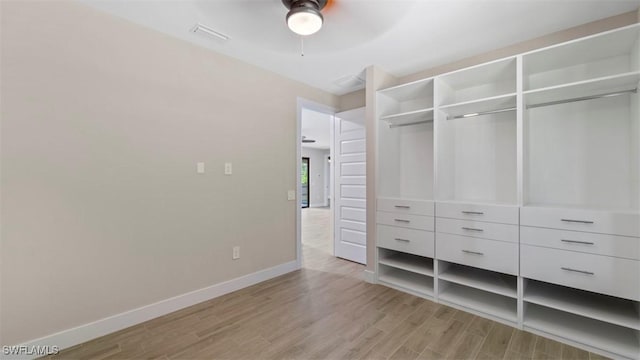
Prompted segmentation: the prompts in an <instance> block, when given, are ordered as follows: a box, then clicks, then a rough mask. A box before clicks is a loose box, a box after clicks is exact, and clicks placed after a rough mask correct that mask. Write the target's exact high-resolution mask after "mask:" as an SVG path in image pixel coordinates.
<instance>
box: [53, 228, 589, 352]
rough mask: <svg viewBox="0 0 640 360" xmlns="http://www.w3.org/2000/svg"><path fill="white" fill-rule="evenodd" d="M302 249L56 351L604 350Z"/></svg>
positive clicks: (316, 250) (311, 249) (317, 251)
mask: <svg viewBox="0 0 640 360" xmlns="http://www.w3.org/2000/svg"><path fill="white" fill-rule="evenodd" d="M316 220H317V219H316ZM317 222H321V220H317ZM307 224H308V225H312V224H314V223H313V222H307ZM315 225H317V223H316V224H315ZM311 227H312V228H313V227H314V226H313V225H312V226H311ZM307 230H309V229H308V228H307ZM316 230H317V229H316ZM316 230H313V231H316ZM313 231H311V232H313ZM316 233H317V232H316ZM319 236H325V235H319ZM328 238H329V237H327V239H328ZM307 240H309V241H308V242H311V243H316V245H318V244H317V241H315V240H313V239H308V238H307ZM303 256H304V257H303V264H304V268H303V269H302V270H299V271H295V272H293V273H290V274H287V275H284V276H281V277H278V278H276V279H272V280H269V281H266V282H264V283H260V284H258V285H255V286H252V287H249V288H246V289H243V290H240V291H237V292H234V293H231V294H228V295H225V296H222V297H219V298H216V299H213V300H210V301H207V302H204V303H201V304H198V305H195V306H192V307H189V308H186V309H183V310H180V311H177V312H175V313H172V314H169V315H165V316H162V317H160V318H157V319H154V320H151V321H148V322H146V323H143V324H140V325H136V326H133V327H131V328H128V329H125V330H122V331H119V332H116V333H113V334H110V335H107V336H104V337H102V338H99V339H96V340H93V341H90V342H87V343H85V344H82V345H79V346H76V347H74V348H71V349H68V350H64V351H63V352H61V353H60V354H59V355H57V356H55V358H64V359H151V358H160V359H445V358H447V359H600V358H601V357H599V356H597V355H594V354H589V353H588V352H585V351H583V350H579V349H576V348H574V347H570V346H567V345H563V344H560V343H558V342H555V341H552V340H547V339H545V338H542V337H539V336H536V335H533V334H530V333H527V332H523V331H519V330H516V329H514V328H511V327H509V326H505V325H502V324H499V323H496V322H493V321H490V320H486V319H483V318H480V317H477V316H474V315H471V314H468V313H465V312H462V311H458V310H455V309H453V308H450V307H447V306H443V305H439V304H436V303H433V302H431V301H428V300H423V299H421V298H417V297H415V296H412V295H408V294H404V293H402V292H399V291H395V290H393V289H389V288H386V287H384V286H380V285H371V284H367V283H365V282H364V281H362V280H361V279H360V277H361V273H362V270H363V266H361V265H358V264H354V263H351V262H348V261H344V260H340V259H336V258H333V257H332V256H330V255H329V254H328V253H327V252H326V251H325V250H323V249H322V246H311V245H305V246H304V248H303Z"/></svg>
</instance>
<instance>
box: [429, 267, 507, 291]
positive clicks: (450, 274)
mask: <svg viewBox="0 0 640 360" xmlns="http://www.w3.org/2000/svg"><path fill="white" fill-rule="evenodd" d="M440 268H441V269H442V268H444V269H445V270H441V272H440V274H439V275H438V278H439V279H441V280H446V281H449V282H452V283H456V284H460V285H465V286H469V287H472V288H475V289H479V290H484V291H488V292H491V293H494V294H498V295H503V296H508V297H510V298H514V299H516V298H517V296H518V295H517V282H518V281H517V278H516V277H515V276H513V275H507V274H501V273H498V272H493V271H487V270H483V269H478V268H473V267H470V266H465V265H459V264H454V263H448V262H444V261H440Z"/></svg>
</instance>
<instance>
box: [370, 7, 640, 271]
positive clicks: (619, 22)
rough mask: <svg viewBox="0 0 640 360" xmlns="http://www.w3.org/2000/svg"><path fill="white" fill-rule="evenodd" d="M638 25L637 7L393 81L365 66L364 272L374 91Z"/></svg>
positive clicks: (372, 156) (372, 162)
mask: <svg viewBox="0 0 640 360" xmlns="http://www.w3.org/2000/svg"><path fill="white" fill-rule="evenodd" d="M637 22H640V8H639V9H638V11H631V12H628V13H624V14H621V15H617V16H612V17H609V18H605V19H601V20H597V21H594V22H591V23H587V24H583V25H580V26H576V27H573V28H570V29H566V30H563V31H559V32H556V33H552V34H549V35H545V36H542V37H539V38H535V39H532V40H528V41H524V42H522V43H518V44H514V45H511V46H508V47H505V48H501V49H497V50H494V51H489V52H487V53H484V54H480V55H477V56H473V57H469V58H465V59H462V60H459V61H455V62H452V63H449V64H444V65H442V66H437V67H434V68H430V69H426V70H423V71H419V72H417V73H414V74H410V75H407V76H404V77H397V78H394V77H392V76H391V75H390V74H387V73H385V72H384V71H383V70H381V69H379V68H377V67H369V68H368V69H367V87H366V90H367V92H366V104H367V105H366V106H367V139H368V141H367V199H368V201H367V270H368V271H374V270H375V246H376V245H375V244H376V236H375V234H376V231H375V221H376V217H375V211H376V207H375V201H372V200H373V199H376V197H377V195H376V194H377V191H376V186H377V185H376V177H375V174H376V165H375V164H376V162H375V160H376V158H377V154H376V146H375V141H371V140H370V139H375V138H376V136H377V135H376V129H377V126H376V125H377V123H376V107H375V92H376V90H379V89H383V88H385V87H389V86H392V85H397V84H403V83H407V82H411V81H415V80H420V79H424V78H428V77H432V76H436V75H439V74H443V73H446V72H449V71H454V70H458V69H463V68H465V67H469V66H473V65H477V64H482V63H484V62H487V61H492V60H496V59H501V58H504V57H507V56H512V55H516V54H520V53H523V52H527V51H530V50H534V49H538V48H542V47H545V46H551V45H553V44H558V43H561V42H565V41H569V40H573V39H577V38H580V37H584V36H588V35H592V34H596V33H599V32H603V31H607V30H612V29H615V28H619V27H623V26H627V25H632V24H634V23H637Z"/></svg>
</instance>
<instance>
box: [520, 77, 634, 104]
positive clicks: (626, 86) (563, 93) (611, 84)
mask: <svg viewBox="0 0 640 360" xmlns="http://www.w3.org/2000/svg"><path fill="white" fill-rule="evenodd" d="M639 81H640V71H635V72H630V73H624V74H619V75H614V76H607V77H601V78H597V79H592V80H585V81H579V82H574V83H569V84H562V85H557V86H551V87H546V88H542V89H536V90H530V91H526V92H525V93H524V101H525V105H526V106H527V108H533V107H540V106H549V105H554V104H562V103H566V102H575V101H585V100H590V99H592V98H595V97H599V96H604V97H610V96H615V95H616V94H618V93H621V94H624V93H628V92H630V91H637V89H638V82H639Z"/></svg>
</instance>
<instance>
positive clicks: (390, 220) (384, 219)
mask: <svg viewBox="0 0 640 360" xmlns="http://www.w3.org/2000/svg"><path fill="white" fill-rule="evenodd" d="M376 222H377V223H378V224H383V225H391V226H400V227H406V228H410V229H418V230H427V231H433V229H434V217H433V216H424V215H410V214H398V213H391V212H385V211H378V213H377V221H376Z"/></svg>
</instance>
